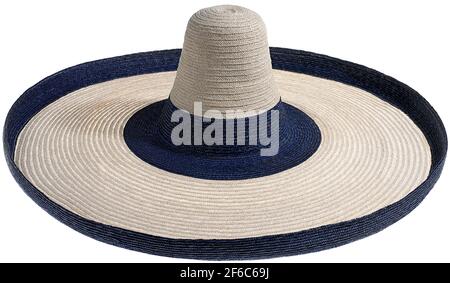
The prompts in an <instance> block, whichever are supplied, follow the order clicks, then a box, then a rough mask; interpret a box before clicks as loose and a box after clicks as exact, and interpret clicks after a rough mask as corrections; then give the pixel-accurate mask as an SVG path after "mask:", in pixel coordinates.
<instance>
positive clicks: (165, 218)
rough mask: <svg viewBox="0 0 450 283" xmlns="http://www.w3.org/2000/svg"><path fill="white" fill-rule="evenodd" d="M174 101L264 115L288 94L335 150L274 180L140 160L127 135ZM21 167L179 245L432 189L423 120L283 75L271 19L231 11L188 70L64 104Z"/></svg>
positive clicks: (46, 117) (38, 180)
mask: <svg viewBox="0 0 450 283" xmlns="http://www.w3.org/2000/svg"><path fill="white" fill-rule="evenodd" d="M175 75H176V78H175ZM172 86H173V88H172ZM169 94H170V98H171V100H172V101H173V103H174V104H175V105H176V106H177V107H179V108H183V109H186V110H189V111H192V105H193V102H194V101H202V102H203V104H204V110H208V109H212V108H214V109H219V110H227V109H233V110H234V109H235V108H240V109H243V110H248V109H252V110H264V109H269V108H271V107H272V106H274V105H275V104H276V103H277V102H278V100H279V98H280V96H281V99H282V101H284V102H286V103H289V104H291V105H293V106H295V107H297V108H299V109H300V110H302V111H303V112H305V113H306V114H307V115H309V116H310V117H311V118H312V119H313V120H314V121H315V123H316V124H317V125H318V126H319V128H320V131H321V135H322V140H321V144H320V146H319V148H318V150H317V151H316V152H315V153H314V154H313V155H312V156H311V157H310V158H309V159H308V160H306V161H305V162H303V163H301V164H300V165H298V166H295V167H293V168H290V169H289V170H286V171H283V172H280V173H277V174H273V175H270V176H266V177H261V178H254V179H248V180H239V181H211V180H206V179H197V178H192V177H186V176H182V175H177V174H173V173H169V172H166V171H163V170H161V169H159V168H157V167H155V166H152V165H150V164H148V163H146V162H144V161H143V160H141V159H140V158H138V157H137V156H136V155H134V154H133V153H132V152H131V150H130V149H129V148H128V147H127V144H126V142H125V140H124V137H123V130H124V127H125V125H126V123H127V121H128V119H129V118H130V117H131V116H132V115H133V114H134V113H136V112H137V111H138V110H140V109H142V108H143V107H145V106H147V105H149V104H151V103H154V102H157V101H160V100H162V99H166V98H167V97H168V96H169ZM15 163H16V164H17V166H18V167H19V169H20V171H21V172H22V173H23V174H24V176H25V177H26V178H27V179H28V180H29V181H30V182H31V183H32V184H33V185H34V186H35V187H36V188H37V189H38V190H40V191H41V192H42V193H44V194H45V195H46V196H48V197H49V198H50V199H51V200H52V201H54V202H55V203H57V204H59V205H61V206H62V207H64V208H66V209H68V210H69V211H71V212H74V213H75V214H77V215H79V216H81V217H83V218H86V219H89V220H94V221H96V222H99V223H103V224H107V225H112V226H115V227H119V228H124V229H127V230H131V231H137V232H142V233H146V234H150V235H155V236H162V237H168V238H177V239H236V238H246V237H256V236H266V235H275V234H283V233H290V232H298V231H302V230H306V229H310V228H314V227H319V226H323V225H327V224H333V223H339V222H342V221H347V220H352V219H355V218H359V217H362V216H365V215H368V214H370V213H372V212H375V211H377V210H379V209H381V208H384V207H386V206H388V205H390V204H392V203H394V202H396V201H398V200H400V199H402V198H403V197H405V196H406V195H407V194H408V193H410V192H411V191H412V190H414V189H415V188H417V187H418V186H419V185H420V184H421V183H422V182H423V181H424V180H425V179H426V177H427V176H428V173H429V170H430V165H431V154H430V148H429V145H428V143H427V141H426V138H425V137H424V135H423V133H422V132H421V130H420V129H419V128H418V127H417V126H416V125H415V124H414V122H413V121H411V120H410V119H409V118H408V116H407V115H405V114H404V113H403V112H402V111H400V110H399V109H397V108H395V107H393V106H392V105H390V104H389V103H387V102H385V101H383V100H381V99H379V98H377V97H376V96H374V95H372V94H371V93H368V92H366V91H364V90H361V89H358V88H355V87H352V86H349V85H345V84H342V83H338V82H336V81H331V80H326V79H321V78H317V77H313V76H308V75H303V74H298V73H290V72H284V71H272V69H271V62H270V57H269V51H268V47H267V39H266V35H265V29H264V25H263V23H262V21H261V19H260V18H259V16H257V15H256V14H254V13H253V12H250V11H248V10H246V9H244V8H240V7H234V6H225V7H224V6H221V7H213V8H209V9H207V10H201V11H199V12H198V13H196V14H195V15H194V16H193V17H192V18H191V20H190V21H189V25H188V29H187V32H186V38H185V44H184V50H183V53H182V57H181V62H180V66H179V69H178V72H177V73H175V72H162V73H153V74H146V75H140V76H133V77H128V78H122V79H116V80H112V81H108V82H104V83H100V84H96V85H91V86H89V87H86V88H83V89H80V90H77V91H74V92H72V93H70V94H68V95H66V96H64V97H62V98H60V99H58V100H57V101H55V102H53V103H51V104H50V105H48V106H47V107H45V108H44V109H42V110H41V111H40V112H39V113H38V114H37V115H35V116H34V117H33V118H32V119H31V120H30V122H29V123H28V124H27V125H26V126H25V128H24V129H23V130H22V131H21V133H20V136H19V138H18V141H17V147H16V151H15Z"/></svg>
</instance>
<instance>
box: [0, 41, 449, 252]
mask: <svg viewBox="0 0 450 283" xmlns="http://www.w3.org/2000/svg"><path fill="white" fill-rule="evenodd" d="M179 56H180V50H169V51H157V52H148V53H141V54H134V55H128V56H122V57H116V58H111V59H105V60H100V61H95V62H91V63H86V64H82V65H79V66H75V67H72V68H70V69H67V70H64V71H62V72H59V73H57V74H55V75H53V76H51V77H49V78H46V79H44V80H43V81H42V82H40V83H38V84H37V85H35V86H34V87H32V88H30V89H29V90H27V91H26V92H25V93H24V94H23V95H22V96H21V97H20V98H19V99H18V100H17V101H16V103H15V104H14V105H13V106H12V108H11V110H10V112H9V114H8V116H7V118H6V123H5V127H4V149H5V155H6V159H7V162H8V165H9V167H10V169H11V172H12V174H13V175H14V177H15V178H16V180H17V182H18V183H19V184H20V185H21V187H22V188H23V190H24V191H25V192H26V193H27V194H28V195H29V196H30V197H31V198H32V199H33V200H34V201H35V202H36V203H37V204H38V205H40V206H41V207H42V208H43V209H45V210H46V211H47V212H48V213H49V214H51V215H52V216H54V217H55V218H57V219H58V220H60V221H61V222H63V223H64V224H66V225H68V226H70V227H72V228H73V229H75V230H77V231H79V232H81V233H83V234H85V235H87V236H90V237H92V238H95V239H97V240H100V241H103V242H106V243H109V244H112V245H116V246H119V247H124V248H128V249H132V250H136V251H141V252H146V253H151V254H156V255H163V256H172V257H184V258H195V259H210V260H212V259H216V260H231V259H257V258H269V257H277V256H287V255H296V254H302V253H309V252H315V251H320V250H323V249H328V248H333V247H337V246H340V245H343V244H346V243H349V242H352V241H355V240H358V239H361V238H363V237H366V236H369V235H371V234H374V233H376V232H378V231H381V230H382V229H384V228H386V227H387V226H389V225H391V224H393V223H395V222H396V221H398V220H399V219H401V218H402V217H404V216H405V215H407V214H408V213H409V212H410V211H412V210H413V209H414V208H415V207H416V206H417V205H418V204H419V203H420V202H421V201H422V200H423V199H424V197H425V196H426V195H427V194H428V192H429V191H430V190H431V188H432V187H433V185H434V184H435V182H436V181H437V179H438V178H439V175H440V173H441V171H442V168H443V166H444V161H445V156H446V153H447V136H446V132H445V129H444V125H443V124H442V121H441V120H440V118H439V116H438V115H437V113H436V112H435V111H434V109H433V108H432V107H431V106H430V104H428V102H427V101H426V100H425V99H424V98H423V97H421V96H420V95H419V94H418V93H417V92H416V91H414V90H413V89H411V88H409V87H408V86H406V85H404V84H403V83H401V82H398V81H397V80H395V79H393V78H391V77H388V76H386V75H384V74H381V73H379V72H377V71H374V70H372V69H369V68H366V67H364V66H361V65H357V64H354V63H350V62H346V61H342V60H339V59H335V58H331V57H328V56H324V55H318V54H314V53H309V52H304V51H297V50H289V49H281V48H271V56H272V63H273V67H274V68H276V69H281V70H287V71H292V72H299V73H305V74H309V75H314V76H318V77H322V78H326V79H330V80H335V81H339V82H342V83H345V84H349V85H352V86H355V87H359V88H361V89H364V90H366V91H368V92H370V93H372V94H373V95H375V96H377V97H379V98H381V99H383V100H385V101H387V102H389V103H390V104H392V105H394V106H395V107H397V108H399V109H401V110H402V111H403V112H405V113H406V114H407V115H408V116H409V117H410V118H411V120H412V121H414V123H416V125H417V126H418V127H419V128H420V129H421V130H422V131H423V133H424V135H425V137H426V138H427V141H428V143H429V145H430V149H431V153H432V165H431V169H430V174H429V176H428V178H427V179H426V180H425V181H424V182H423V183H422V184H421V185H420V186H419V187H417V188H416V189H415V190H414V191H412V192H411V193H410V194H408V195H407V196H406V197H404V198H403V199H401V200H400V201H398V202H396V203H394V204H392V205H389V206H387V207H385V208H383V209H381V210H378V211H376V212H374V213H372V214H370V215H367V216H364V217H361V218H358V219H355V220H351V221H347V222H342V223H338V224H332V225H328V226H322V227H318V228H315V229H310V230H306V231H300V232H296V233H290V234H283V235H273V236H264V237H257V238H246V239H232V240H182V239H169V238H162V237H156V236H152V235H146V234H142V233H137V232H133V231H129V230H124V229H121V228H117V227H112V226H108V225H104V224H101V223H96V222H93V221H90V220H87V219H84V218H82V217H80V216H78V215H76V214H74V213H72V212H70V211H68V210H66V209H64V208H63V207H61V206H60V205H58V204H56V203H54V202H52V201H51V200H50V199H49V198H48V197H47V196H45V195H44V194H43V193H41V192H40V191H39V190H38V189H36V188H35V187H34V186H33V185H32V184H31V183H30V182H29V181H28V180H27V179H26V178H25V177H24V176H23V174H22V173H21V172H20V170H19V169H18V168H17V166H16V165H15V164H14V161H13V160H14V149H15V146H16V142H17V137H18V135H19V133H20V131H21V130H22V128H23V127H24V126H25V124H26V123H27V122H28V121H29V120H30V119H31V118H32V117H33V116H34V115H35V114H36V113H37V112H38V111H40V110H41V109H42V108H44V107H45V106H46V105H48V104H50V103H51V102H53V101H55V100H57V99H58V98H60V97H62V96H64V95H66V94H68V93H70V92H72V91H75V90H77V89H80V88H82V87H85V86H88V85H91V84H95V83H100V82H104V81H108V80H111V79H115V78H121V77H127V76H133V75H139V74H145V73H152V72H163V71H174V70H176V68H177V65H178V59H179Z"/></svg>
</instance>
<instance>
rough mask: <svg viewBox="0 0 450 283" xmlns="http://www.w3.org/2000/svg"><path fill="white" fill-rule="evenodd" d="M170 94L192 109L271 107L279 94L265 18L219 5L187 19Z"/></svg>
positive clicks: (173, 100) (263, 108)
mask: <svg viewBox="0 0 450 283" xmlns="http://www.w3.org/2000/svg"><path fill="white" fill-rule="evenodd" d="M170 99H171V101H172V102H173V104H174V105H175V106H177V107H178V108H180V109H185V110H187V111H189V112H191V113H193V102H198V101H201V102H202V103H203V110H204V111H207V110H211V109H213V110H220V111H225V110H236V109H240V110H243V111H248V110H255V111H259V110H268V109H270V108H272V107H273V106H274V105H275V104H277V103H278V102H279V100H280V96H279V95H278V93H277V90H276V86H275V84H274V83H273V76H272V64H271V60H270V54H269V45H268V43H267V36H266V29H265V26H264V23H263V21H262V19H261V18H260V17H259V15H258V14H256V13H255V12H253V11H250V10H248V9H246V8H243V7H238V6H227V5H226V6H216V7H211V8H206V9H202V10H200V11H198V12H197V13H195V14H194V15H193V16H192V17H191V19H190V20H189V23H188V26H187V29H186V35H185V38H184V45H183V51H182V54H181V59H180V64H179V66H178V74H177V78H176V80H175V84H174V87H173V89H172V91H171V93H170Z"/></svg>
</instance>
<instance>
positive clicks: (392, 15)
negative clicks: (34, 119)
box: [0, 0, 450, 262]
mask: <svg viewBox="0 0 450 283" xmlns="http://www.w3.org/2000/svg"><path fill="white" fill-rule="evenodd" d="M224 1H225V0H221V1H212V0H210V1H208V0H205V1H172V0H160V1H148V0H147V1H130V0H129V1H120V2H119V1H118V2H116V1H111V0H110V1H92V0H90V1H80V0H78V1H70V2H69V1H46V0H40V1H1V2H0V3H1V4H0V31H1V33H0V51H1V52H0V72H1V73H0V119H1V121H0V123H1V125H3V123H4V119H5V116H6V113H7V111H8V109H9V108H10V106H11V105H12V104H13V102H14V101H15V100H16V99H17V98H18V97H19V96H20V95H21V94H22V93H23V92H24V91H25V90H26V89H27V88H28V87H30V86H32V85H33V84H35V83H36V82H38V81H39V80H41V79H42V78H44V77H46V76H48V75H50V74H52V73H55V72H57V71H59V70H61V69H64V68H66V67H69V66H72V65H75V64H79V63H82V62H86V61H91V60H95V59H100V58H105V57H111V56H117V55H123V54H128V53H135V52H141V51H150V50H159V49H170V48H177V47H181V46H182V41H183V35H184V29H185V26H186V23H187V21H188V19H189V17H190V15H191V14H192V13H194V12H195V11H197V10H199V9H201V8H204V7H208V6H212V5H217V4H227V3H231V4H238V5H241V6H246V7H248V8H250V9H252V10H255V11H256V12H258V13H259V14H260V15H261V16H262V17H263V19H264V20H265V23H266V25H267V28H268V35H269V41H270V45H271V46H280V47H289V48H294V49H303V50H309V51H314V52H317V53H323V54H327V55H330V56H334V57H338V58H342V59H346V60H349V61H353V62H357V63H360V64H363V65H366V66H369V67H372V68H374V69H377V70H379V71H381V72H383V73H386V74H388V75H391V76H393V77H395V78H397V79H399V80H400V81H403V82H405V83H407V84H408V85H410V86H411V87H413V88H414V89H416V90H417V91H419V92H420V93H421V94H422V95H423V96H424V97H425V98H426V99H427V100H428V101H429V102H430V103H431V104H432V105H433V106H434V107H435V109H436V110H437V112H438V113H439V114H440V116H441V118H442V119H443V121H444V124H446V125H447V126H448V125H450V111H449V110H448V109H449V101H450V99H449V96H450V90H449V83H448V82H449V80H450V71H449V70H450V55H449V52H450V30H449V29H450V4H449V3H450V2H449V1H420V2H419V1H380V0H378V1H371V3H369V1H308V2H306V1H299V0H296V1H281V0H277V1H261V0H254V1H250V0H248V1H245V0H241V1H231V0H228V1H227V2H224ZM2 159H3V158H2ZM449 168H450V165H448V164H447V167H446V168H444V172H443V174H442V177H441V179H440V180H439V181H438V183H437V185H436V186H435V188H434V189H433V190H432V192H431V193H430V194H429V196H428V197H427V198H426V199H425V201H424V202H423V203H422V205H420V206H419V207H418V208H417V209H416V210H414V211H413V212H412V213H411V214H410V215H408V216H407V217H406V218H404V219H403V220H401V221H400V222H399V223H397V224H395V225H393V226H391V227H389V228H387V229H386V230H384V231H382V232H380V233H378V234H376V235H374V236H371V237H369V238H366V239H364V240H361V241H357V242H355V243H352V244H349V245H346V246H343V247H340V248H336V249H332V250H328V251H323V252H320V253H315V254H309V255H302V256H295V257H285V258H277V259H270V260H266V261H267V262H348V261H352V262H353V261H355V262H373V261H388V262H397V261H447V262H448V261H450V240H449V239H450V225H449V220H448V218H449V217H450V190H449V185H450V172H449ZM0 184H1V186H0V261H20V262H23V261H33V262H47V261H56V262H78V261H82V262H86V261H87V262H103V261H107V262H116V261H125V262H187V261H186V260H180V259H171V258H165V257H157V256H151V255H146V254H141V253H138V252H133V251H129V250H125V249H121V248H117V247H114V246H110V245H106V244H103V243H101V242H97V241H95V240H92V239H90V238H88V237H85V236H83V235H81V234H79V233H78V232H75V231H73V230H72V229H70V228H68V227H66V226H64V225H63V224H61V223H59V222H58V221H57V220H55V219H53V218H52V217H50V216H49V215H47V214H46V213H45V212H44V211H43V210H42V209H40V208H39V207H38V206H37V205H36V204H35V203H34V202H33V201H32V200H31V199H29V198H28V197H27V196H26V195H25V194H24V193H23V192H22V191H21V189H20V187H19V186H18V185H17V184H16V182H15V181H14V179H13V177H12V176H11V175H10V173H9V170H8V169H7V166H6V162H5V161H4V159H3V160H0Z"/></svg>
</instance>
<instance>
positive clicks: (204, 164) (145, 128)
mask: <svg viewBox="0 0 450 283" xmlns="http://www.w3.org/2000/svg"><path fill="white" fill-rule="evenodd" d="M175 110H177V108H176V107H175V106H174V105H173V104H172V103H171V102H170V100H164V101H161V102H157V103H153V104H151V105H149V106H147V107H145V108H143V109H142V110H140V111H138V112H136V113H135V114H134V115H133V116H132V117H131V118H130V119H129V120H128V122H127V124H126V126H125V129H124V138H125V142H126V143H127V145H128V147H129V148H130V149H131V151H133V153H134V154H136V155H137V156H138V157H139V158H141V159H142V160H144V161H146V162H147V163H150V164H152V165H154V166H156V167H158V168H160V169H163V170H166V171H169V172H172V173H176V174H181V175H185V176H189V177H195V178H202V179H209V180H242V179H249V178H257V177H262V176H268V175H271V174H275V173H278V172H282V171H284V170H287V169H289V168H292V167H294V166H296V165H298V164H300V163H302V162H303V161H305V160H306V159H308V158H309V157H310V156H311V155H312V154H313V153H314V152H315V151H316V150H317V148H318V147H319V145H320V141H321V136H320V130H319V127H318V126H317V125H316V124H315V123H314V121H313V120H312V119H311V118H309V117H308V116H307V115H306V114H305V113H303V112H301V111H300V110H299V109H297V108H295V107H293V106H290V105H288V104H285V103H282V102H280V103H278V104H277V105H276V106H275V107H274V108H273V109H271V110H276V111H278V113H279V142H278V143H279V144H278V153H277V154H276V155H273V156H261V149H262V148H267V147H266V146H263V145H261V144H259V143H258V144H256V145H250V144H249V143H248V136H249V135H248V133H249V126H248V125H249V123H248V119H244V120H245V121H244V122H245V126H246V128H245V129H246V131H245V132H246V133H247V135H246V136H247V140H246V142H247V143H246V144H245V145H225V144H224V145H211V146H208V145H179V146H175V145H173V143H172V141H171V137H170V135H171V131H172V129H173V127H175V126H176V125H177V123H172V122H171V119H170V118H171V114H172V112H173V111H175ZM267 118H270V114H268V115H267ZM190 119H191V120H192V122H191V127H193V120H194V119H196V118H194V116H192V115H191V116H190ZM219 121H221V122H222V123H224V120H219ZM233 121H234V123H237V121H236V120H233ZM210 124H211V122H204V123H202V128H203V129H205V128H206V127H207V126H208V125H210ZM270 125H271V123H270V120H269V123H267V127H266V128H267V129H266V130H267V131H268V132H269V136H270V132H271V127H270ZM223 129H224V131H225V129H226V127H225V126H223ZM193 131H194V130H193V129H192V132H193ZM236 131H237V127H236V126H235V127H234V132H235V133H236ZM234 136H235V137H236V134H235V135H234ZM223 139H224V140H225V135H224V138H223Z"/></svg>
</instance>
